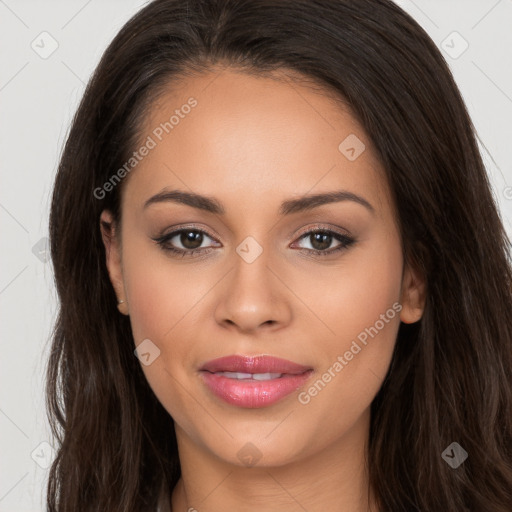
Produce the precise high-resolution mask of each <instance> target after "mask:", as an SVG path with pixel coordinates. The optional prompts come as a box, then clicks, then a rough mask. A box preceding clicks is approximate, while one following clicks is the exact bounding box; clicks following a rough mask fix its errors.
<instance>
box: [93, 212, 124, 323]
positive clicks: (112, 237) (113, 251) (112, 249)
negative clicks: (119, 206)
mask: <svg viewBox="0 0 512 512" xmlns="http://www.w3.org/2000/svg"><path fill="white" fill-rule="evenodd" d="M100 230H101V238H102V239H103V245H104V246H105V254H106V264H107V270H108V274H109V276H110V282H111V283H112V286H113V287H114V291H115V292H116V295H117V301H118V304H117V308H118V309H119V311H120V312H121V313H122V314H123V315H128V311H129V310H128V301H127V298H126V293H125V288H124V280H123V271H122V267H121V247H120V243H119V234H118V233H117V232H116V225H115V222H114V217H113V215H112V212H110V211H109V210H103V211H102V212H101V216H100Z"/></svg>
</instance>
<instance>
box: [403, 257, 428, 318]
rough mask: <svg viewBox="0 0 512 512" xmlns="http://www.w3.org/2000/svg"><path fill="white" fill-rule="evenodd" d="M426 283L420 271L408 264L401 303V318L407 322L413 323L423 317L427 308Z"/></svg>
mask: <svg viewBox="0 0 512 512" xmlns="http://www.w3.org/2000/svg"><path fill="white" fill-rule="evenodd" d="M425 300H426V283H425V278H424V277H423V276H422V275H421V274H420V272H419V271H417V270H415V269H413V268H411V266H409V265H406V266H405V269H404V275H403V278H402V292H401V297H400V304H402V311H401V312H400V320H401V321H402V322H404V323H406V324H413V323H415V322H417V321H418V320H420V319H421V317H422V316H423V311H424V309H425Z"/></svg>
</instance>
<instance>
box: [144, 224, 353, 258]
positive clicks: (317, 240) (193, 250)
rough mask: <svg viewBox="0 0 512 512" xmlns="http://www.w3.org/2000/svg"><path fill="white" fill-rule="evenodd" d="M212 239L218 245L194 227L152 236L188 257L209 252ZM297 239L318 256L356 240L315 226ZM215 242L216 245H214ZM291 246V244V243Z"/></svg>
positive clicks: (173, 252) (344, 246) (205, 233)
mask: <svg viewBox="0 0 512 512" xmlns="http://www.w3.org/2000/svg"><path fill="white" fill-rule="evenodd" d="M208 239H210V240H212V241H213V243H214V246H216V247H220V246H221V245H220V243H219V242H218V241H217V240H215V238H213V236H211V235H209V234H208V233H207V232H206V231H204V230H202V229H196V228H182V229H178V230H175V231H172V232H170V233H167V234H165V235H162V236H159V237H156V238H153V239H152V240H154V241H155V242H156V243H157V244H158V245H160V247H161V248H162V249H163V250H164V251H166V252H169V253H171V254H173V255H176V256H180V257H182V258H183V257H189V256H193V255H194V254H197V253H209V252H211V251H212V250H213V248H214V246H212V245H208V244H206V245H204V244H205V242H206V243H207V242H208ZM298 240H299V241H302V240H306V241H309V242H310V245H311V249H310V248H307V247H302V246H300V245H299V248H301V249H303V250H305V251H306V252H307V253H309V254H313V255H318V256H329V255H332V254H333V253H336V252H338V251H342V250H344V249H347V248H348V247H350V246H351V245H352V244H354V243H355V242H356V240H355V239H354V238H352V237H350V236H348V235H345V234H342V233H338V232H336V231H333V230H330V229H321V228H315V229H311V230H309V231H307V232H306V233H303V234H302V235H301V236H300V237H299V239H298ZM336 241H337V242H338V245H335V246H334V247H332V244H333V242H334V243H335V242H336ZM215 244H217V245H215ZM292 247H293V245H292Z"/></svg>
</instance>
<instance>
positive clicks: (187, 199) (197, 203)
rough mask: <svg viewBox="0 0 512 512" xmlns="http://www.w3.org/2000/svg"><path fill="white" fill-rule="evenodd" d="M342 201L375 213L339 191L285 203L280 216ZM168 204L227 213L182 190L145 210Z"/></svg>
mask: <svg viewBox="0 0 512 512" xmlns="http://www.w3.org/2000/svg"><path fill="white" fill-rule="evenodd" d="M341 201H353V202H355V203H357V204H360V205H362V206H364V207H365V208H366V209H367V210H369V211H370V212H371V213H373V214H374V213H375V209H374V208H373V206H372V205H371V204H370V203H369V202H368V201H367V200H366V199H364V198H363V197H361V196H358V195H357V194H354V193H352V192H349V191H347V190H337V191H333V192H325V193H323V194H312V195H305V196H302V197H299V198H297V199H289V200H287V201H283V202H282V203H281V207H280V208H279V214H280V215H290V214H292V213H298V212H303V211H307V210H311V209H313V208H317V207H318V206H322V205H324V204H329V203H337V202H341ZM166 202H173V203H181V204H186V205H188V206H191V207H193V208H197V209H199V210H204V211H206V212H209V213H214V214H217V215H224V214H225V213H226V211H225V209H224V207H223V206H222V204H221V203H220V202H219V201H218V200H217V199H215V198H214V197H211V196H203V195H200V194H196V193H194V192H183V191H181V190H163V191H162V192H159V193H158V194H155V195H154V196H152V197H150V198H149V199H148V200H147V201H146V202H145V203H144V209H145V208H147V207H148V206H150V205H152V204H156V203H166Z"/></svg>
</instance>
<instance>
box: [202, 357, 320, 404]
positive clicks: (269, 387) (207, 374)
mask: <svg viewBox="0 0 512 512" xmlns="http://www.w3.org/2000/svg"><path fill="white" fill-rule="evenodd" d="M218 372H238V373H253V374H254V373H281V374H283V375H282V376H281V377H278V378H274V379H269V380H263V381H262V380H254V379H243V380H238V379H232V378H229V377H226V376H223V375H218ZM312 373H313V368H311V367H308V366H304V365H301V364H298V363H294V362H292V361H288V360H286V359H281V358H278V357H272V356H266V355H263V356H254V357H251V356H242V355H232V356H227V357H221V358H219V359H213V360H211V361H208V362H207V363H205V364H204V365H203V366H202V367H201V368H200V374H201V377H202V381H203V383H204V384H205V385H206V387H207V388H208V389H209V390H210V391H211V392H212V393H213V394H214V395H215V396H217V397H219V398H221V399H222V400H223V401H225V402H227V403H228V404H231V405H236V406H238V407H243V408H249V409H255V408H260V407H266V406H269V405H272V404H274V403H276V402H278V401H279V400H281V399H282V398H284V397H286V396H287V395H289V394H290V393H292V392H293V391H296V390H297V389H299V388H300V387H302V386H303V385H304V384H305V382H306V381H307V380H308V379H309V377H310V376H311V374H312Z"/></svg>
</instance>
